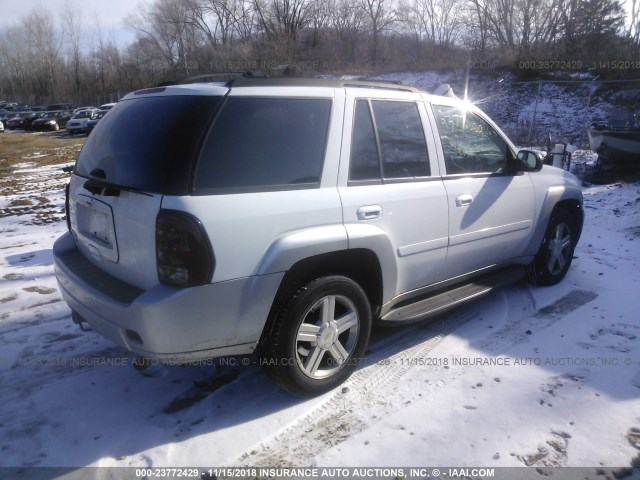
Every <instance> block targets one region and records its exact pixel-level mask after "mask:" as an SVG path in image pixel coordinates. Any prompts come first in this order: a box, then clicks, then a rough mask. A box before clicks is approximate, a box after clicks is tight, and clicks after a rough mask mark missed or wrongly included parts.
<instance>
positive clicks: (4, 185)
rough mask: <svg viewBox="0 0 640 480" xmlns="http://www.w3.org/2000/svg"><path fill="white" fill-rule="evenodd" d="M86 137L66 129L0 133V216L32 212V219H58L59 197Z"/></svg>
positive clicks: (46, 221)
mask: <svg viewBox="0 0 640 480" xmlns="http://www.w3.org/2000/svg"><path fill="white" fill-rule="evenodd" d="M85 140H86V137H84V136H70V135H68V134H67V133H66V132H55V133H27V132H22V131H15V132H5V133H0V218H1V217H6V216H10V215H22V214H29V213H33V214H35V217H34V221H36V222H38V221H39V222H42V223H49V222H51V221H57V220H60V219H61V218H60V217H61V214H62V216H63V215H64V212H63V211H62V212H61V211H60V206H59V205H58V203H59V198H60V195H61V194H62V193H63V191H64V186H65V184H66V182H67V181H68V179H69V174H68V172H65V171H64V170H63V168H64V167H69V166H72V165H73V163H74V162H75V160H76V158H77V156H78V153H79V152H80V149H81V148H82V145H83V144H84V142H85Z"/></svg>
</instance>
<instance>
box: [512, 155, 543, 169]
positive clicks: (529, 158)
mask: <svg viewBox="0 0 640 480" xmlns="http://www.w3.org/2000/svg"><path fill="white" fill-rule="evenodd" d="M542 165H543V159H542V154H540V153H538V152H534V151H533V150H520V151H519V152H518V161H517V168H518V171H521V172H539V171H540V170H541V169H542Z"/></svg>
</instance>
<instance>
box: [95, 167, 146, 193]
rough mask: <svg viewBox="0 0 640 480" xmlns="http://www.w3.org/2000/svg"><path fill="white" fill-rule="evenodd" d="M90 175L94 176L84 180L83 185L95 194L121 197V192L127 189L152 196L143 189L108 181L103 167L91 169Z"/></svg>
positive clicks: (127, 190)
mask: <svg viewBox="0 0 640 480" xmlns="http://www.w3.org/2000/svg"><path fill="white" fill-rule="evenodd" d="M89 175H90V176H91V177H92V178H90V179H89V180H87V181H86V182H84V185H83V187H84V189H85V190H88V191H90V192H91V193H93V194H94V195H102V196H105V197H119V196H120V192H122V191H125V192H134V193H141V194H142V195H148V196H151V195H150V194H148V193H146V192H143V191H142V190H139V189H137V188H133V187H127V186H124V185H118V184H116V183H111V182H108V181H107V180H106V176H107V175H106V174H105V173H104V170H102V169H99V168H96V169H94V170H91V173H90V174H89Z"/></svg>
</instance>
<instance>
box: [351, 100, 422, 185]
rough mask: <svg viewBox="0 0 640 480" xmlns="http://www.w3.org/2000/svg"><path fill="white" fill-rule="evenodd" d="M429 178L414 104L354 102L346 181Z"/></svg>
mask: <svg viewBox="0 0 640 480" xmlns="http://www.w3.org/2000/svg"><path fill="white" fill-rule="evenodd" d="M372 114H373V117H372ZM429 175H430V168H429V157H428V154H427V143H426V140H425V137H424V131H423V129H422V121H421V119H420V114H419V112H418V106H417V105H416V103H414V102H398V101H386V100H373V101H371V102H369V101H368V100H358V101H357V102H356V107H355V115H354V124H353V134H352V139H351V160H350V164H349V180H350V181H358V180H381V179H382V178H384V179H401V178H407V179H411V178H416V177H427V176H429Z"/></svg>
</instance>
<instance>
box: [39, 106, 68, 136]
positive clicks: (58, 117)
mask: <svg viewBox="0 0 640 480" xmlns="http://www.w3.org/2000/svg"><path fill="white" fill-rule="evenodd" d="M70 119H71V115H70V114H69V112H66V111H62V110H57V111H50V112H46V113H45V114H44V115H43V116H42V117H41V118H38V119H37V120H34V122H33V129H34V130H35V131H37V132H42V131H57V130H60V129H61V128H64V127H66V126H67V122H68V121H69V120H70Z"/></svg>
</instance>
